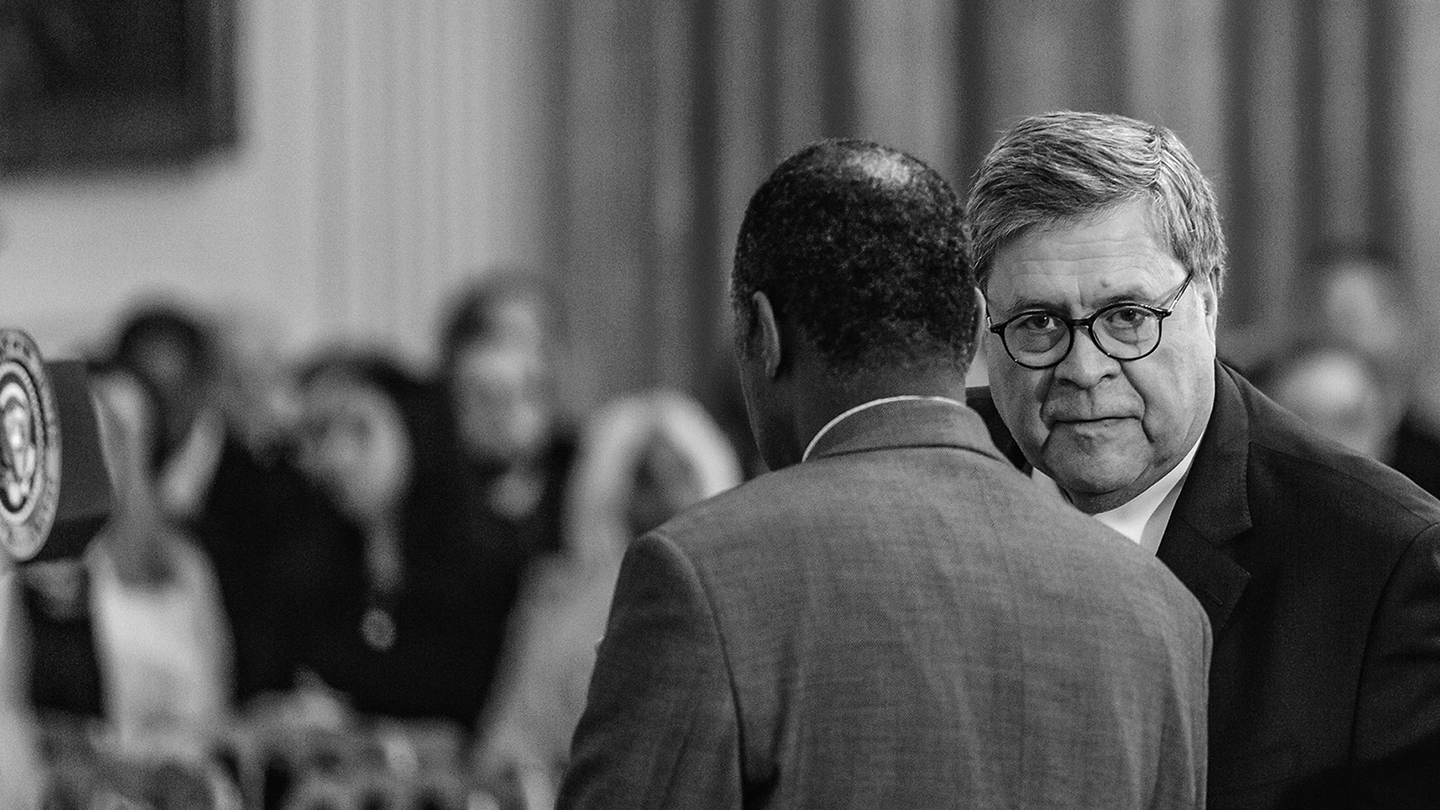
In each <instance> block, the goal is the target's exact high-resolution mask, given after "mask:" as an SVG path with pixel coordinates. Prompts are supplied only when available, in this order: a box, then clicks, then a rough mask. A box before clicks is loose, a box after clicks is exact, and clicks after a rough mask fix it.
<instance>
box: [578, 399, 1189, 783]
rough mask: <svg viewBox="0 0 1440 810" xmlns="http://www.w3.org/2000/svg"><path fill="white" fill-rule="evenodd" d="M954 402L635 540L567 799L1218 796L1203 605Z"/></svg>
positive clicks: (854, 439) (838, 433) (876, 426)
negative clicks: (1209, 782) (1044, 493)
mask: <svg viewBox="0 0 1440 810" xmlns="http://www.w3.org/2000/svg"><path fill="white" fill-rule="evenodd" d="M934 407H943V409H942V410H935V409H934ZM934 407H932V406H926V407H919V406H917V407H915V408H913V409H912V408H907V409H906V410H905V412H904V413H895V412H892V413H889V414H884V413H873V414H870V415H869V416H868V417H866V418H864V419H861V418H859V416H864V415H865V414H860V415H857V417H854V418H853V419H854V421H851V420H846V422H842V423H841V424H840V425H839V426H837V428H836V429H835V430H834V431H832V432H831V434H829V435H827V436H826V437H825V439H824V440H823V441H822V443H821V444H820V445H819V446H818V447H817V451H816V453H815V454H814V456H812V458H811V459H810V460H809V461H806V462H805V463H803V464H800V465H797V466H795V467H792V468H789V469H786V470H781V471H778V472H774V473H770V474H767V475H764V476H761V477H760V478H758V479H756V480H754V481H751V482H749V483H747V484H745V485H743V486H742V487H739V488H737V489H735V490H732V491H730V492H729V493H726V494H724V495H721V496H719V497H717V498H715V499H712V500H710V501H707V502H705V503H703V504H701V505H700V506H698V507H696V508H694V509H691V510H689V511H687V512H686V513H684V514H682V515H681V516H680V517H678V518H676V519H675V520H672V521H670V522H669V523H667V524H665V525H664V526H662V527H660V528H659V529H657V530H656V531H654V532H652V533H651V534H650V535H648V536H647V537H645V538H643V539H642V540H640V541H638V542H637V544H636V545H635V546H633V547H632V549H631V551H630V552H629V554H628V555H627V560H626V563H625V565H624V566H623V569H624V570H623V572H622V575H621V581H620V584H619V586H618V589H617V593H616V597H615V602H614V605H613V607H612V613H611V619H610V624H609V629H608V630H607V633H606V639H605V641H604V642H603V644H602V646H601V649H600V656H599V662H598V663H597V667H596V672H595V676H594V679H593V680H592V684H591V692H590V706H589V707H588V708H587V710H586V716H585V719H584V720H582V723H581V727H580V729H579V731H578V732H577V734H576V738H575V744H574V749H573V756H574V766H573V769H572V772H571V774H570V775H569V777H567V780H566V788H565V796H566V799H565V801H563V802H562V806H565V807H590V806H594V807H599V806H606V805H605V799H606V798H607V797H608V798H610V799H614V798H616V797H618V796H621V795H628V796H629V797H631V798H630V800H627V801H625V802H624V804H625V805H626V806H634V807H645V806H682V805H683V806H686V807H739V806H744V807H769V806H774V807H801V806H805V807H834V808H849V807H854V808H860V807H881V806H883V807H895V808H910V807H915V808H919V807H936V806H955V805H957V804H965V803H966V801H969V800H970V799H974V800H976V801H980V800H983V801H987V802H990V801H994V800H995V798H996V797H997V796H999V797H1009V798H1011V799H1012V800H1013V802H1014V803H1015V804H1016V805H1017V806H1043V805H1047V804H1054V803H1057V802H1058V803H1062V804H1064V803H1075V804H1079V805H1085V806H1105V807H1126V806H1140V805H1141V804H1146V805H1147V806H1148V802H1149V801H1151V800H1152V799H1153V800H1155V801H1156V802H1158V803H1159V804H1160V805H1162V806H1182V805H1183V806H1192V805H1194V804H1195V803H1196V801H1197V800H1198V798H1199V797H1200V795H1201V794H1202V793H1203V784H1202V782H1203V779H1202V777H1201V774H1202V773H1203V768H1204V756H1205V747H1204V742H1203V740H1204V720H1203V713H1204V702H1205V672H1206V668H1207V663H1208V644H1209V628H1208V624H1207V623H1206V621H1205V619H1204V616H1203V612H1202V611H1201V609H1200V607H1199V605H1198V604H1197V603H1196V602H1195V600H1194V598H1193V597H1191V596H1190V595H1189V594H1188V592H1186V590H1185V589H1184V587H1183V586H1182V585H1181V584H1180V583H1179V582H1178V581H1177V580H1175V578H1174V577H1173V575H1171V574H1170V573H1169V572H1168V570H1167V569H1165V568H1164V566H1163V565H1161V564H1160V563H1159V562H1158V561H1156V560H1155V559H1154V558H1153V556H1152V555H1148V554H1145V553H1144V552H1143V551H1141V550H1140V549H1139V548H1138V547H1136V546H1135V545H1134V544H1133V543H1130V542H1129V541H1128V540H1126V539H1124V538H1123V537H1121V536H1119V535H1118V534H1114V533H1113V532H1111V531H1110V530H1108V529H1106V528H1104V527H1103V526H1100V525H1099V524H1097V523H1095V522H1094V521H1091V520H1089V519H1088V518H1085V517H1084V516H1083V515H1080V514H1079V513H1078V512H1075V511H1074V510H1073V509H1071V508H1070V507H1069V506H1068V505H1065V504H1063V503H1060V502H1058V501H1054V500H1053V499H1052V500H1051V501H1037V500H1036V498H1035V495H1036V494H1037V492H1038V491H1037V490H1036V489H1035V488H1034V485H1033V484H1032V482H1030V481H1029V479H1028V478H1026V477H1025V476H1023V475H1021V474H1020V473H1019V472H1017V471H1016V470H1015V469H1014V468H1013V466H1011V465H1010V464H1009V463H1008V462H1007V461H1006V460H1004V459H1003V458H1001V457H1000V456H999V454H998V453H997V452H996V450H995V448H994V446H993V443H992V442H991V441H990V440H989V438H988V436H987V434H986V432H985V430H984V428H983V426H982V424H981V423H980V420H979V418H978V417H977V416H976V415H975V414H974V413H973V412H971V411H969V410H967V409H963V408H959V407H956V406H954V405H953V404H952V405H945V406H934ZM636 735H639V736H642V737H645V738H646V739H647V740H649V739H651V738H654V739H656V740H660V742H657V743H656V744H655V745H654V746H652V745H651V743H650V742H635V743H632V742H630V740H631V738H632V737H634V736H636ZM1082 740H1084V741H1088V742H1084V743H1083V744H1082V743H1080V742H1079V741H1082ZM657 751H658V752H659V756H658V758H657V757H656V756H654V755H653V754H655V753H656V752H657ZM696 771H702V772H696ZM715 775H721V776H719V777H718V778H722V779H726V780H734V781H735V783H736V784H738V785H739V787H734V786H732V787H721V786H717V785H715V784H713V783H712V782H711V781H710V780H711V778H712V777H714V776H715ZM692 781H693V782H695V783H697V784H705V785H709V788H707V789H708V790H709V791H710V792H712V793H714V795H715V796H717V797H719V798H716V799H714V800H709V799H705V798H704V797H703V796H702V795H700V794H699V793H697V792H692V791H690V790H688V789H687V788H685V787H684V786H685V785H687V784H690V783H691V782H692ZM617 786H621V787H617ZM640 797H645V800H643V801H642V800H640ZM662 798H663V799H664V800H663V801H662V800H661V799H662ZM682 799H683V800H682Z"/></svg>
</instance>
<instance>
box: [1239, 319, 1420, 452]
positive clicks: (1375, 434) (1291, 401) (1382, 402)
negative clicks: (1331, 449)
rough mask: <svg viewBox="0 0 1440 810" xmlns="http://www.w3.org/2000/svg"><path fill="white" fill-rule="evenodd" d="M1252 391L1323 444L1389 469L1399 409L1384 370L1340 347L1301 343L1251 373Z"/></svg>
mask: <svg viewBox="0 0 1440 810" xmlns="http://www.w3.org/2000/svg"><path fill="white" fill-rule="evenodd" d="M1253 377H1254V382H1255V386H1256V387H1257V388H1259V389H1260V390H1261V391H1264V392H1265V393H1266V394H1269V395H1270V398H1271V399H1273V400H1275V402H1276V403H1277V404H1278V405H1280V407H1282V408H1285V409H1286V410H1288V411H1290V412H1291V413H1293V414H1295V415H1296V416H1298V417H1300V418H1301V419H1303V420H1305V422H1306V423H1307V424H1309V425H1310V427H1312V428H1315V430H1316V431H1317V432H1319V433H1320V434H1321V435H1323V436H1325V437H1326V438H1329V439H1332V440H1334V441H1336V442H1339V443H1340V444H1343V445H1345V446H1346V447H1348V448H1350V449H1351V450H1354V451H1355V452H1357V453H1363V454H1364V455H1367V456H1369V457H1370V458H1373V459H1376V460H1377V461H1384V462H1387V463H1391V466H1394V465H1393V460H1394V457H1395V449H1396V448H1395V433H1396V430H1397V429H1398V428H1399V425H1400V418H1401V415H1402V413H1401V409H1402V408H1403V407H1404V403H1403V402H1402V401H1401V398H1400V397H1399V396H1398V395H1397V392H1395V391H1393V390H1391V388H1390V386H1389V385H1387V378H1386V375H1385V372H1384V369H1383V368H1381V367H1380V366H1379V365H1378V364H1376V363H1375V362H1374V361H1372V360H1370V359H1369V358H1367V357H1365V356H1364V355H1362V354H1361V353H1360V352H1359V351H1358V350H1356V349H1354V348H1351V347H1348V346H1343V345H1338V344H1336V345H1326V344H1321V343H1304V344H1300V345H1297V346H1296V347H1294V348H1293V349H1290V350H1289V351H1287V352H1285V353H1284V354H1282V355H1280V356H1279V357H1276V358H1275V359H1273V360H1271V361H1270V362H1269V363H1266V364H1264V365H1262V366H1260V367H1258V368H1256V369H1255V372H1254V374H1253Z"/></svg>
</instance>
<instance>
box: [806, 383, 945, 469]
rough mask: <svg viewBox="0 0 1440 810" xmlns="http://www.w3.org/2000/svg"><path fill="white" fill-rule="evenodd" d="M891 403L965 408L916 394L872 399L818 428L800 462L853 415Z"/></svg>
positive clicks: (943, 399) (941, 398)
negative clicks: (939, 404) (945, 404)
mask: <svg viewBox="0 0 1440 810" xmlns="http://www.w3.org/2000/svg"><path fill="white" fill-rule="evenodd" d="M891 402H949V403H951V404H952V405H959V406H960V407H962V408H963V407H965V404H964V403H963V402H959V401H958V400H954V399H951V398H949V397H922V396H918V395H916V394H902V395H900V396H896V397H881V398H879V399H872V400H870V401H869V402H862V403H860V404H859V405H856V406H855V407H853V408H849V409H847V410H844V411H842V412H840V414H839V415H837V416H836V417H835V418H834V419H831V420H830V421H829V422H826V423H825V426H824V427H822V428H820V431H819V432H818V433H816V434H815V437H814V438H812V439H811V440H810V443H809V444H807V445H805V452H804V453H803V454H801V456H800V462H801V463H802V464H803V463H804V462H805V460H806V459H808V458H810V453H811V451H813V450H814V449H815V445H817V444H819V443H820V437H821V436H824V435H825V434H826V433H829V432H830V429H831V428H833V427H835V426H836V425H838V424H840V423H841V422H843V421H845V420H846V419H848V418H850V417H852V416H854V415H855V414H857V413H860V412H861V411H866V410H869V409H871V408H873V407H875V406H876V405H888V404H889V403H891Z"/></svg>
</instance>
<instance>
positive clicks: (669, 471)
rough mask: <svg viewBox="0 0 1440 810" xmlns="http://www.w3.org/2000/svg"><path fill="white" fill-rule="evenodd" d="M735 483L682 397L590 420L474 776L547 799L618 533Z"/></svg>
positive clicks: (599, 622)
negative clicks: (556, 541) (555, 550)
mask: <svg viewBox="0 0 1440 810" xmlns="http://www.w3.org/2000/svg"><path fill="white" fill-rule="evenodd" d="M740 480H741V468H740V462H739V460H738V458H737V457H736V454H735V452H734V450H733V448H732V447H731V445H730V442H729V439H728V438H727V437H726V436H725V434H724V433H723V432H722V431H721V429H720V428H719V427H718V426H717V425H716V424H715V422H714V421H712V419H711V418H710V416H709V415H708V414H707V413H706V412H705V410H704V409H702V408H701V406H700V405H699V404H698V403H697V402H695V401H693V400H691V399H690V398H688V397H686V396H684V395H682V394H678V393H674V392H668V391H657V392H653V393H649V394H645V395H639V396H632V397H628V398H625V399H621V400H619V401H617V402H615V403H613V404H611V405H610V406H609V407H607V408H605V409H604V410H602V411H601V412H600V413H599V414H597V415H596V416H595V417H594V419H592V420H591V422H590V424H589V425H588V427H587V429H586V431H585V433H584V435H583V438H582V441H581V445H580V453H579V458H578V461H577V463H576V469H575V472H574V475H573V477H572V481H571V486H570V492H569V497H568V500H567V502H566V506H567V508H566V514H565V531H566V540H567V543H566V547H567V549H568V553H567V554H566V555H564V556H560V557H554V558H550V559H547V560H544V561H542V562H541V563H539V564H538V565H536V566H535V567H534V568H533V569H532V570H531V572H530V575H529V576H528V577H527V580H526V585H525V588H524V590H523V591H522V594H521V599H520V605H519V607H518V608H517V610H516V613H515V616H514V618H513V621H512V628H513V631H512V634H511V638H510V643H509V647H508V649H509V651H510V653H509V655H508V656H507V658H506V661H507V666H506V669H505V671H504V672H503V674H502V676H501V678H500V680H499V681H498V683H497V688H496V692H495V699H494V700H493V701H492V703H491V704H490V707H489V711H488V712H487V713H486V715H485V717H484V718H483V719H482V723H481V735H480V738H481V739H480V748H479V759H480V769H481V771H482V773H485V774H488V775H490V776H491V778H492V779H494V780H496V781H498V782H500V783H508V784H510V785H511V789H512V791H513V792H514V793H518V794H519V795H520V796H521V797H522V801H521V803H522V804H523V806H524V807H525V808H528V810H539V808H546V809H547V810H548V808H553V807H554V803H555V791H556V789H557V788H558V786H559V779H560V776H561V775H562V774H563V772H564V768H565V766H566V763H567V762H568V754H569V745H570V737H571V735H572V733H573V732H574V730H575V724H576V723H577V722H578V721H579V718H580V713H581V711H582V710H583V709H584V705H585V692H586V688H587V687H588V685H589V680H590V672H591V669H592V667H593V666H594V660H595V645H596V643H597V642H598V640H599V638H600V636H601V635H602V634H603V632H604V629H605V621H606V617H607V615H608V613H609V607H610V599H611V596H612V594H613V591H614V586H615V578H616V576H617V574H618V572H619V567H620V560H621V557H622V556H623V555H624V552H625V549H626V548H627V547H628V546H629V544H630V541H631V540H633V539H634V538H635V537H637V536H639V535H640V534H643V533H644V532H646V531H648V530H650V529H652V528H655V527H656V526H658V525H660V524H661V523H663V522H664V521H666V520H668V519H669V518H670V517H671V516H672V515H674V514H675V513H677V512H679V511H680V510H681V509H683V508H685V507H687V506H689V505H691V504H693V503H696V502H698V501H700V500H702V499H704V498H707V497H710V496H712V495H715V494H717V493H719V492H722V491H724V490H726V489H729V488H730V487H733V486H735V485H737V484H738V483H739V482H740Z"/></svg>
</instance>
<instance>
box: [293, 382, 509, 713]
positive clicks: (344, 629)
mask: <svg viewBox="0 0 1440 810" xmlns="http://www.w3.org/2000/svg"><path fill="white" fill-rule="evenodd" d="M299 393H300V402H301V406H302V411H303V429H302V431H301V438H300V453H299V458H300V464H301V467H302V469H304V470H305V471H306V472H307V474H308V475H309V476H310V477H311V478H312V479H313V480H314V482H315V483H316V484H317V485H318V486H319V488H320V489H321V491H322V492H323V493H324V495H325V496H326V497H327V498H328V500H329V502H330V504H331V506H332V507H333V510H334V519H333V520H332V521H330V525H329V527H328V529H327V530H322V531H312V532H310V533H309V536H308V537H305V538H302V539H301V540H300V541H299V542H298V543H297V544H296V547H295V548H294V549H291V551H290V552H289V553H288V554H286V555H285V556H284V557H283V558H282V561H281V565H280V567H279V571H278V576H279V577H281V579H279V580H278V582H279V587H278V591H279V593H278V594H277V598H278V599H280V600H281V601H282V602H283V604H284V605H285V610H284V611H283V613H284V614H286V615H287V616H289V619H288V624H289V627H288V628H287V629H286V630H285V634H286V636H287V638H286V640H285V642H284V643H285V644H286V646H287V648H288V650H289V653H288V657H289V658H290V660H291V662H292V666H293V668H294V670H295V671H296V672H297V673H301V677H302V678H303V679H306V680H309V681H311V682H317V683H319V684H323V685H324V686H325V687H326V688H327V689H328V690H330V691H331V692H332V693H333V694H335V695H337V696H339V697H340V698H341V699H342V703H343V704H345V705H347V706H348V707H350V708H353V709H354V710H355V711H357V712H359V713H361V714H362V715H377V716H384V717H392V718H405V719H427V720H442V721H448V722H453V724H455V726H456V727H457V729H465V730H468V729H470V728H471V727H472V726H473V723H474V718H475V717H476V716H477V715H478V714H479V712H480V707H481V704H482V702H483V700H484V696H485V694H486V692H487V690H488V684H489V681H490V678H491V674H492V672H493V670H494V666H495V660H496V657H497V656H498V654H499V650H500V645H501V639H502V636H503V633H504V628H505V623H506V620H507V616H508V611H509V601H510V600H509V599H508V598H507V597H506V595H505V594H504V593H503V591H504V588H505V584H504V583H505V582H506V581H508V580H513V579H516V578H518V573H516V571H517V570H518V568H519V567H520V566H521V565H522V564H523V557H522V555H521V554H520V553H519V552H518V551H517V550H514V549H504V548H501V549H496V548H494V547H486V548H484V549H480V548H479V547H478V545H477V543H476V542H475V538H474V537H473V530H472V527H471V526H470V525H469V524H468V523H467V521H465V520H464V516H463V510H461V509H460V508H459V506H458V505H459V503H460V499H459V497H458V494H457V487H458V484H457V477H456V474H455V467H456V464H457V463H458V462H457V459H456V452H455V442H454V441H453V440H452V439H450V438H449V437H450V435H451V434H449V433H448V432H447V430H446V429H445V425H446V421H445V419H444V418H443V411H442V403H441V402H440V399H439V398H438V397H437V395H436V392H435V390H434V389H433V387H431V386H428V385H425V384H423V383H422V382H420V381H419V380H417V379H416V378H415V377H414V376H413V375H411V374H410V373H408V372H407V371H405V370H403V369H402V368H400V367H399V366H398V365H397V364H395V363H394V362H393V361H391V360H388V359H386V358H383V357H379V356H366V355H359V354H335V355H332V356H329V357H326V358H323V359H321V360H319V361H316V362H315V363H313V364H311V365H310V366H309V367H308V368H306V369H305V370H304V371H303V372H302V374H301V375H300V377H299ZM512 589H513V586H512Z"/></svg>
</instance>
